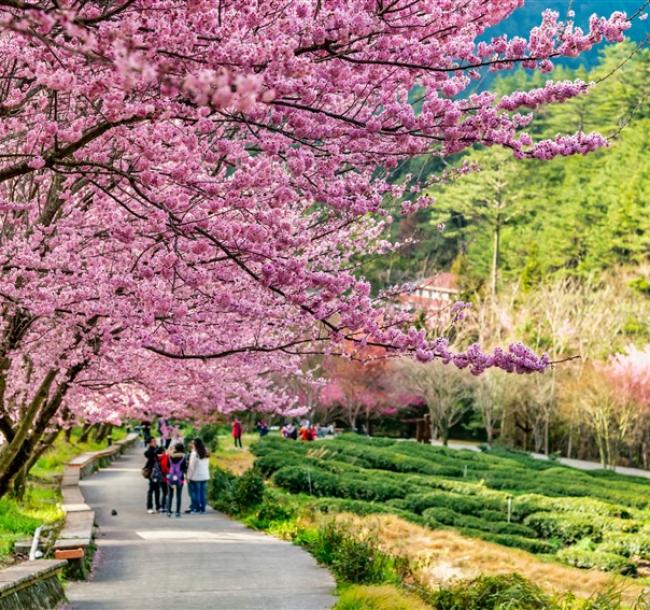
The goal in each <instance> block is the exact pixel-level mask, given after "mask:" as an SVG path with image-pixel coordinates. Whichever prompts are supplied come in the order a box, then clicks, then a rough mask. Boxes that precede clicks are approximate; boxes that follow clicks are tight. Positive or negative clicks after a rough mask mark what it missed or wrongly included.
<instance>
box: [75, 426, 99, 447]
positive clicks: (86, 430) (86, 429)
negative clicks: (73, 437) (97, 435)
mask: <svg viewBox="0 0 650 610" xmlns="http://www.w3.org/2000/svg"><path fill="white" fill-rule="evenodd" d="M95 428H97V424H88V423H86V424H84V426H83V428H82V429H81V435H80V436H79V442H80V443H87V442H88V439H89V438H90V434H91V433H92V432H93V431H94V430H95Z"/></svg>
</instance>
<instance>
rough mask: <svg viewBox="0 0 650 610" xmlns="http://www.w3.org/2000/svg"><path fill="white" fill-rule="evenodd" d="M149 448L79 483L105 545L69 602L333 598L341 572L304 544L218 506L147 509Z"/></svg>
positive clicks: (317, 602)
mask: <svg viewBox="0 0 650 610" xmlns="http://www.w3.org/2000/svg"><path fill="white" fill-rule="evenodd" d="M142 451H143V450H142V449H137V450H132V451H131V452H130V453H128V454H127V455H126V456H124V457H122V458H119V459H117V460H116V461H115V462H113V464H112V465H111V466H110V467H109V468H105V469H103V470H101V471H100V472H98V473H97V474H95V475H93V476H92V477H90V478H89V479H86V480H84V481H82V483H81V486H82V492H83V494H84V496H85V498H86V501H87V502H88V503H89V504H90V505H91V506H92V507H93V508H94V509H95V510H96V511H97V522H98V524H99V526H100V529H99V535H98V537H97V542H98V548H99V550H98V553H99V555H98V561H97V563H98V567H97V571H96V574H95V576H94V580H92V581H89V582H83V583H73V584H71V585H70V586H69V587H68V589H67V594H68V598H69V600H70V602H71V604H70V608H71V609H72V610H117V609H119V610H127V609H128V610H179V609H182V610H328V609H329V608H331V607H332V605H333V604H334V602H335V599H334V597H333V596H332V592H333V590H334V586H335V584H334V580H333V579H332V577H331V575H330V574H329V572H327V571H326V570H325V569H323V568H321V567H319V566H318V565H317V564H316V562H315V561H314V559H313V558H312V557H311V555H309V554H308V553H306V552H305V551H303V550H302V549H300V548H299V547H297V546H295V545H292V544H290V543H288V542H283V541H281V540H277V539H275V538H272V537H270V536H266V535H265V534H261V533H258V532H254V531H251V530H249V529H246V528H245V527H244V526H243V525H241V524H239V523H237V522H235V521H231V520H230V519H227V518H226V517H224V516H223V515H221V514H220V513H217V512H215V511H212V510H209V512H208V513H207V514H205V515H183V516H182V517H181V518H180V519H176V518H172V519H169V518H168V517H167V516H166V515H159V514H154V515H149V514H147V513H146V511H145V510H144V507H145V491H146V481H145V480H144V479H143V478H142V476H141V474H140V469H141V467H142V464H143V462H144V458H143V457H142ZM183 500H184V504H185V505H187V495H186V494H185V495H184V498H183ZM113 509H114V510H116V511H117V515H116V516H112V515H111V511H112V510H113Z"/></svg>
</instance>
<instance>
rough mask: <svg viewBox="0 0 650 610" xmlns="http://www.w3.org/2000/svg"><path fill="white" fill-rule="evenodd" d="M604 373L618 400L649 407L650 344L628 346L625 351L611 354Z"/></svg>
mask: <svg viewBox="0 0 650 610" xmlns="http://www.w3.org/2000/svg"><path fill="white" fill-rule="evenodd" d="M605 375H606V376H607V378H608V379H609V381H610V383H611V384H612V386H613V387H614V388H615V391H616V394H617V396H618V397H619V400H622V401H625V402H632V403H635V404H636V405H638V406H639V407H645V408H650V345H646V346H645V347H644V348H643V349H638V348H636V347H634V346H633V345H631V346H629V347H628V348H627V350H626V351H625V353H623V354H618V355H617V356H612V358H610V360H609V363H608V365H607V367H606V368H605Z"/></svg>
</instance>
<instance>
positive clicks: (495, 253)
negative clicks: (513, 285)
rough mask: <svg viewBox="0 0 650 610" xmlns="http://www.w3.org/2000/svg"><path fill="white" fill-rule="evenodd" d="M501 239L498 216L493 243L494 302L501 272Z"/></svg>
mask: <svg viewBox="0 0 650 610" xmlns="http://www.w3.org/2000/svg"><path fill="white" fill-rule="evenodd" d="M500 240H501V221H500V219H499V218H498V217H497V219H496V222H495V224H494V235H493V244H492V268H491V271H490V296H491V297H492V304H493V305H494V303H496V298H497V279H498V272H499V242H500Z"/></svg>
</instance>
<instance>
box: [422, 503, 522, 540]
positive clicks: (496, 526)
mask: <svg viewBox="0 0 650 610" xmlns="http://www.w3.org/2000/svg"><path fill="white" fill-rule="evenodd" d="M422 517H423V519H424V520H425V523H428V524H431V525H435V524H436V523H441V524H443V525H453V526H454V527H458V528H466V529H472V530H474V529H475V530H481V531H483V532H493V533H495V534H512V535H515V536H523V537H526V538H535V532H534V531H533V530H532V529H530V528H529V527H526V526H524V525H520V524H519V523H508V522H507V521H503V520H500V521H492V520H483V519H481V518H479V517H473V516H472V515H461V514H460V513H457V512H455V511H453V510H451V509H449V508H443V507H434V508H427V509H426V510H425V511H424V512H423V513H422Z"/></svg>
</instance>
